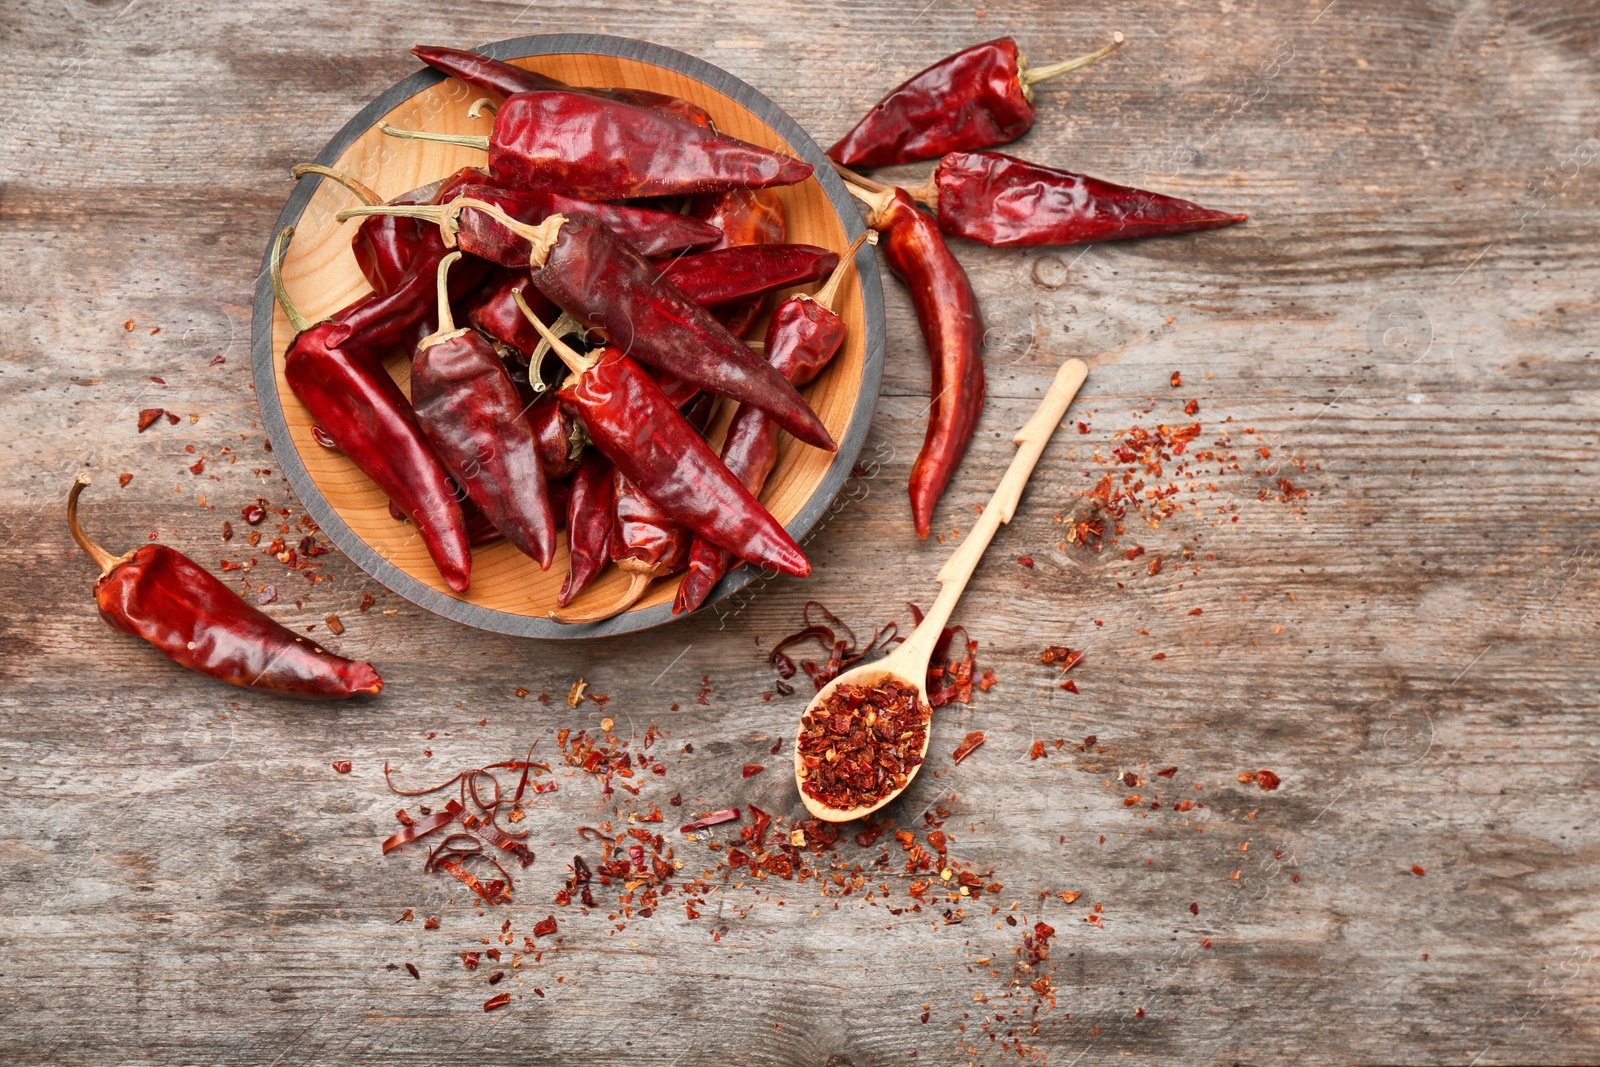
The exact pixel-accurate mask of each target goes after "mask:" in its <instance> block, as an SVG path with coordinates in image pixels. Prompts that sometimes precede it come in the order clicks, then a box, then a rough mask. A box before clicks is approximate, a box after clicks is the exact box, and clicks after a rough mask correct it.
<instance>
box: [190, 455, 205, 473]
mask: <svg viewBox="0 0 1600 1067" xmlns="http://www.w3.org/2000/svg"><path fill="white" fill-rule="evenodd" d="M205 472H206V457H204V456H201V457H200V458H199V459H197V460H195V461H194V464H193V465H192V466H190V468H189V473H190V474H204V473H205Z"/></svg>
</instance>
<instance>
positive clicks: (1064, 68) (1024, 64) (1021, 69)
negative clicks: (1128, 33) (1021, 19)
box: [1017, 33, 1127, 104]
mask: <svg viewBox="0 0 1600 1067" xmlns="http://www.w3.org/2000/svg"><path fill="white" fill-rule="evenodd" d="M1125 40H1127V38H1126V37H1123V36H1122V34H1121V33H1113V34H1112V35H1111V43H1110V44H1108V45H1106V46H1105V47H1104V48H1099V49H1096V50H1095V51H1093V52H1090V53H1089V54H1088V55H1086V56H1079V57H1077V58H1076V59H1064V60H1062V61H1061V62H1060V63H1051V64H1049V65H1048V66H1044V67H1031V68H1030V67H1029V66H1028V57H1027V56H1025V55H1023V54H1021V53H1020V52H1019V53H1018V54H1017V80H1018V81H1019V82H1021V83H1022V95H1023V97H1024V98H1025V99H1026V100H1027V101H1028V103H1030V104H1031V103H1033V87H1034V86H1035V85H1038V84H1039V83H1040V82H1042V81H1049V80H1050V79H1051V78H1055V77H1059V76H1060V75H1062V74H1066V73H1068V72H1069V71H1074V70H1077V69H1078V68H1079V67H1087V66H1088V65H1089V64H1090V63H1097V62H1099V61H1100V60H1102V59H1104V58H1105V57H1106V56H1109V55H1110V54H1111V53H1112V52H1115V51H1116V50H1117V49H1119V48H1121V47H1122V42H1123V41H1125Z"/></svg>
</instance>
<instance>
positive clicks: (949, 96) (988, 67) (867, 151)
mask: <svg viewBox="0 0 1600 1067" xmlns="http://www.w3.org/2000/svg"><path fill="white" fill-rule="evenodd" d="M1121 46H1122V34H1120V33H1117V34H1113V35H1112V40H1111V43H1110V44H1108V45H1106V46H1105V47H1104V48H1101V49H1099V50H1098V51H1095V52H1091V53H1089V54H1088V55H1086V56H1079V57H1078V58H1077V59H1069V60H1066V61H1065V62H1061V63H1055V64H1052V65H1050V66H1048V67H1032V68H1030V67H1029V66H1028V61H1027V59H1026V58H1025V57H1024V56H1023V55H1022V53H1021V52H1019V51H1018V50H1017V42H1016V41H1013V40H1012V39H1011V38H1009V37H1002V38H1000V39H999V40H996V41H989V42H987V43H985V44H977V45H973V46H972V47H971V48H967V49H964V50H963V51H960V52H957V53H956V54H955V55H953V56H948V57H946V58H945V59H941V60H940V61H939V62H937V63H935V64H934V65H933V66H931V67H929V68H928V69H926V70H924V71H922V72H921V73H920V74H916V75H913V76H912V77H911V78H909V79H908V80H907V81H905V82H904V83H903V84H901V85H900V86H899V87H898V88H896V89H895V90H894V91H892V92H891V93H889V95H888V96H885V97H884V98H883V99H882V100H879V101H878V102H877V103H876V104H874V105H873V106H872V110H871V111H868V112H867V114H866V117H864V118H863V119H862V120H861V121H860V122H859V123H857V124H856V127H855V129H853V130H851V131H850V132H849V133H847V134H845V135H844V136H843V137H841V138H840V139H839V143H838V144H836V145H834V146H833V147H832V148H830V149H828V155H829V156H830V157H831V158H833V159H836V160H838V161H839V162H840V163H843V164H844V165H845V166H847V167H892V166H894V165H895V164H897V163H912V162H915V161H916V160H919V159H932V158H933V157H935V156H942V155H944V154H945V153H946V152H960V151H963V150H965V149H973V148H989V147H990V146H992V145H997V144H1005V143H1006V142H1007V141H1014V140H1016V139H1017V138H1018V137H1021V136H1022V135H1023V134H1024V133H1026V132H1027V131H1028V127H1030V126H1032V125H1033V116H1034V107H1033V87H1034V86H1035V85H1037V84H1038V83H1039V82H1042V81H1045V80H1046V79H1048V78H1054V77H1056V76H1057V75H1060V74H1065V73H1067V72H1068V71H1072V70H1077V69H1078V68H1079V67H1082V66H1086V65H1088V64H1090V63H1093V62H1095V61H1096V60H1098V59H1103V58H1104V57H1106V56H1108V55H1110V54H1111V53H1112V52H1115V51H1116V50H1117V49H1118V48H1120V47H1121Z"/></svg>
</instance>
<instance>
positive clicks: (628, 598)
mask: <svg viewBox="0 0 1600 1067" xmlns="http://www.w3.org/2000/svg"><path fill="white" fill-rule="evenodd" d="M625 562H627V561H626V560H624V561H622V563H618V564H617V566H619V567H621V566H622V565H623V563H625ZM653 580H654V579H653V578H652V577H651V575H650V574H648V573H647V572H645V571H633V572H631V573H630V574H629V575H628V588H626V589H624V590H623V591H622V595H621V596H619V597H617V599H616V600H613V601H612V602H611V603H610V604H608V605H606V606H605V607H599V608H586V609H583V610H580V611H552V612H551V613H550V617H551V618H552V619H554V620H556V622H561V623H567V624H569V625H575V624H577V623H583V622H600V621H601V620H602V619H609V618H611V617H612V616H613V615H620V614H622V613H623V612H624V611H627V610H628V609H629V608H631V607H633V605H634V604H636V603H638V601H639V598H640V597H642V596H644V591H645V590H646V589H648V588H650V583H651V581H653Z"/></svg>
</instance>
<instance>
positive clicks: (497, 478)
mask: <svg viewBox="0 0 1600 1067" xmlns="http://www.w3.org/2000/svg"><path fill="white" fill-rule="evenodd" d="M460 258H461V253H460V252H451V253H450V254H449V255H448V256H445V257H444V259H443V260H442V261H440V263H439V277H438V290H439V328H438V330H437V331H436V332H435V333H433V334H432V335H430V336H428V337H425V338H423V339H422V341H421V342H420V343H418V345H417V353H416V356H415V358H414V359H412V361H411V403H412V405H413V406H414V407H415V409H416V413H417V422H418V424H419V425H421V427H422V432H423V434H424V435H425V436H426V437H427V439H428V443H429V444H431V445H432V446H433V451H434V454H435V455H436V456H438V457H439V460H440V462H442V463H443V464H444V466H445V469H446V470H448V471H449V472H450V475H451V477H453V478H454V479H455V481H456V484H457V485H459V486H460V487H461V488H462V489H463V490H465V491H466V494H467V495H468V496H469V497H471V498H472V502H473V503H474V504H477V505H478V508H479V510H481V511H482V512H483V513H484V515H486V516H487V517H488V519H489V521H490V522H492V523H493V524H494V526H495V529H497V530H499V531H500V532H501V533H502V534H504V535H505V537H506V539H507V540H508V541H510V542H511V543H512V544H513V545H515V546H516V547H517V549H518V550H519V551H521V552H522V553H523V554H525V555H528V556H531V557H533V558H534V559H536V560H538V561H539V566H540V567H541V568H544V569H546V570H548V569H549V567H550V560H551V559H552V558H554V556H555V549H556V519H555V515H554V514H553V513H552V512H551V510H550V498H549V496H548V495H547V494H546V492H545V475H544V470H543V468H542V466H541V465H540V460H539V444H538V441H537V440H535V438H534V434H533V427H532V426H530V425H529V424H528V420H527V419H526V418H525V417H524V412H523V405H522V397H521V395H520V394H519V393H518V392H517V387H516V385H515V383H513V382H512V380H511V375H509V374H507V373H506V368H505V365H504V364H503V363H501V362H500V357H499V356H498V355H497V354H496V353H495V350H494V349H493V348H492V347H491V346H490V344H489V342H488V341H486V340H484V338H483V335H482V334H480V333H478V332H477V331H476V330H473V329H469V328H466V327H463V328H460V329H457V328H456V325H455V322H454V321H453V320H452V319H451V315H450V291H449V274H450V266H451V264H453V263H455V262H456V261H457V260H459V259H460Z"/></svg>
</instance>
